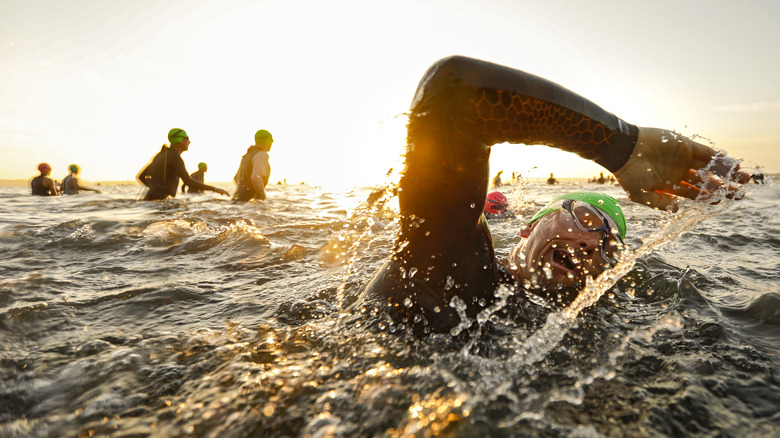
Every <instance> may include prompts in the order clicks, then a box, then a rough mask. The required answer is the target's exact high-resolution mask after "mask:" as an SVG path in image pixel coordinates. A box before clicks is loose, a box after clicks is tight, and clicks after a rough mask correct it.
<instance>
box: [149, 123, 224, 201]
mask: <svg viewBox="0 0 780 438" xmlns="http://www.w3.org/2000/svg"><path fill="white" fill-rule="evenodd" d="M168 141H169V142H170V143H171V146H170V147H168V146H166V145H163V147H162V149H160V152H158V153H157V155H155V156H154V158H152V162H151V163H149V164H148V165H147V166H146V167H144V168H143V169H142V170H141V172H139V173H138V176H137V177H136V178H137V179H138V181H140V182H141V184H143V185H145V186H147V187H149V191H148V192H146V197H145V198H144V200H145V201H158V200H162V199H165V198H167V197H172V198H175V197H176V190H178V188H179V180H180V179H181V180H182V181H184V184H186V185H187V186H189V187H190V188H194V189H198V190H209V191H212V192H217V193H219V194H220V195H225V196H230V193H228V192H227V190H225V189H221V188H219V187H214V186H210V185H206V184H203V183H200V182H198V181H195V180H194V179H192V178H190V174H189V173H188V172H187V167H186V166H185V165H184V160H183V159H182V158H181V154H182V153H183V152H186V151H187V150H188V149H189V146H190V137H189V136H188V135H187V133H186V132H185V131H184V130H183V129H179V128H173V129H171V130H170V131H168Z"/></svg>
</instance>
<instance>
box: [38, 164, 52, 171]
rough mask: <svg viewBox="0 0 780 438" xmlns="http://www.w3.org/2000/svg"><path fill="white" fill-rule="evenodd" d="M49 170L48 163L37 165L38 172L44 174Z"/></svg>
mask: <svg viewBox="0 0 780 438" xmlns="http://www.w3.org/2000/svg"><path fill="white" fill-rule="evenodd" d="M49 170H51V166H49V163H41V164H39V165H38V171H39V172H46V171H49Z"/></svg>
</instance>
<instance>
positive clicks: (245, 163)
mask: <svg viewBox="0 0 780 438" xmlns="http://www.w3.org/2000/svg"><path fill="white" fill-rule="evenodd" d="M273 144H274V137H273V136H272V135H271V133H270V132H268V131H266V130H265V129H261V130H259V131H257V132H256V133H255V144H254V145H252V146H249V148H248V149H247V150H246V153H245V154H244V156H243V157H241V163H240V164H239V166H238V171H237V172H236V176H234V177H233V181H235V183H236V185H237V186H238V187H237V188H236V193H235V194H234V195H233V199H235V200H237V201H242V202H246V201H249V200H250V199H255V198H256V199H260V200H263V201H264V200H265V188H266V186H268V179H269V178H270V177H271V165H270V164H269V163H268V159H269V157H268V152H270V151H271V146H272V145H273Z"/></svg>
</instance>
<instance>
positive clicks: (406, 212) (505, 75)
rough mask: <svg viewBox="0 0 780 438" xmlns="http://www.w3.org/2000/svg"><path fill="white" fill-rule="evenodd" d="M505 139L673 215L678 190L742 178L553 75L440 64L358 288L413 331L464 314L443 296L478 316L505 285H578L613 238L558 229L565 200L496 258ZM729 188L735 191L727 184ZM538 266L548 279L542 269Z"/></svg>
mask: <svg viewBox="0 0 780 438" xmlns="http://www.w3.org/2000/svg"><path fill="white" fill-rule="evenodd" d="M503 142H509V143H524V144H543V145H548V146H552V147H556V148H559V149H563V150H566V151H569V152H574V153H576V154H577V155H579V156H581V157H583V158H585V159H589V160H593V161H595V162H596V163H598V164H600V165H601V166H603V167H604V168H605V169H607V170H609V171H610V172H612V173H614V174H615V176H616V177H617V179H618V181H619V182H620V184H621V185H622V186H623V188H624V189H625V190H626V192H628V195H629V198H630V199H631V200H633V201H635V202H639V203H642V204H645V205H648V206H650V207H654V208H658V209H670V210H675V209H676V203H675V195H676V196H684V197H686V198H691V199H696V198H698V197H700V196H703V195H707V193H709V192H707V191H704V190H702V189H701V188H700V187H706V188H707V190H709V191H710V192H711V191H712V190H714V189H715V188H717V187H718V186H719V184H722V183H721V181H722V180H720V179H719V178H716V177H714V176H713V175H712V174H711V173H712V172H713V171H714V172H715V173H718V174H719V175H720V176H728V175H729V174H730V175H731V176H732V177H733V178H735V179H736V180H737V181H738V182H740V183H744V182H746V181H747V178H749V176H748V175H747V174H745V173H743V172H739V171H738V168H739V166H738V165H737V164H736V163H735V161H734V160H732V159H730V158H729V157H724V156H720V155H718V153H717V152H716V151H715V150H713V149H712V148H709V147H707V146H704V145H701V144H698V143H695V142H693V141H691V140H689V139H687V138H684V137H681V136H677V135H676V134H673V133H671V132H668V131H664V130H661V129H655V128H640V127H637V126H635V125H631V124H629V123H626V122H625V121H623V120H621V119H619V118H618V117H616V116H615V115H613V114H610V113H608V112H606V111H604V110H603V109H601V108H600V107H598V106H597V105H595V104H594V103H592V102H590V101H588V100H586V99H584V98H583V97H581V96H578V95H576V94H574V93H572V92H571V91H569V90H567V89H565V88H563V87H561V86H559V85H557V84H555V83H553V82H550V81H547V80H545V79H542V78H539V77H536V76H533V75H530V74H528V73H525V72H522V71H519V70H514V69H510V68H508V67H504V66H500V65H496V64H492V63H488V62H484V61H480V60H476V59H470V58H464V57H459V56H456V57H450V58H445V59H443V60H440V61H439V62H437V63H435V64H434V65H433V66H432V67H431V68H430V69H429V70H428V72H426V74H425V75H424V77H423V79H422V80H421V82H420V84H419V86H418V88H417V92H416V94H415V96H414V99H413V101H412V105H411V115H410V120H409V124H408V136H407V149H406V155H405V158H406V160H405V169H404V171H403V173H402V176H401V180H400V182H399V190H398V199H399V205H400V209H401V218H400V226H401V227H400V231H399V235H398V237H397V240H396V244H395V249H394V253H393V255H392V257H391V258H390V260H388V261H387V262H386V263H385V265H384V266H383V267H382V268H381V269H379V271H378V272H377V273H376V275H375V276H374V278H373V279H372V280H371V282H370V283H369V284H368V285H367V286H366V287H365V290H364V292H363V297H364V299H365V300H367V301H368V302H369V303H372V304H373V305H374V306H376V307H377V308H379V309H380V310H384V311H387V312H388V313H389V314H390V315H391V316H392V317H393V318H394V320H395V321H396V322H397V323H403V324H405V325H406V326H407V327H411V328H413V329H414V330H415V332H416V333H418V334H420V333H424V332H427V331H431V330H432V331H437V332H446V331H448V330H450V329H451V328H453V327H454V326H456V325H457V324H458V323H459V322H460V320H461V318H460V316H459V315H458V313H457V309H454V308H453V307H452V306H451V304H452V303H454V304H455V305H456V306H460V307H461V311H462V312H465V315H466V317H467V318H472V319H473V318H475V316H476V315H477V314H478V313H479V312H480V311H481V310H482V309H484V308H485V307H487V306H490V305H491V303H493V302H494V300H495V297H494V292H495V291H496V287H497V286H498V285H499V284H500V283H502V282H507V283H511V284H513V285H521V286H523V287H528V288H531V289H534V292H536V293H538V294H541V295H544V294H545V293H546V291H547V290H549V288H550V287H551V286H552V288H553V289H559V287H558V285H557V284H551V282H557V283H558V284H560V285H561V287H568V286H576V285H578V284H581V282H582V281H583V280H584V277H586V276H592V277H595V276H597V275H599V274H600V273H601V272H603V271H604V269H606V268H608V267H609V264H607V263H604V262H603V261H602V259H603V258H604V257H602V255H603V253H604V250H605V249H606V250H607V251H609V246H610V245H613V243H610V241H611V240H614V236H615V231H614V229H612V227H611V226H608V227H605V226H603V225H602V224H599V223H596V224H594V225H593V227H594V228H592V229H591V228H588V229H587V230H581V229H580V228H581V227H580V228H578V227H572V226H570V225H567V221H569V223H571V221H572V220H574V217H575V214H574V211H571V212H570V211H568V210H565V209H564V208H565V206H564V205H563V204H562V205H561V207H562V208H560V209H558V210H555V211H553V212H552V213H549V212H548V214H547V215H545V217H546V219H545V220H537V221H535V222H534V223H533V224H531V225H530V226H529V227H526V228H524V229H523V230H521V235H523V237H524V238H525V239H524V240H523V243H522V244H521V245H522V248H521V249H518V250H515V251H512V253H511V256H510V258H509V260H506V261H503V262H499V261H498V260H496V256H495V251H494V249H493V244H492V239H491V236H490V232H489V231H488V228H487V226H486V223H485V221H484V220H483V219H482V210H483V209H482V207H483V205H485V197H486V193H487V188H488V176H489V175H488V171H489V165H488V159H489V156H490V146H491V145H493V144H496V143H503ZM700 170H702V171H700ZM726 190H727V191H728V193H729V194H731V195H734V194H735V193H737V194H738V190H737V188H736V187H733V186H729V187H727V188H726ZM562 201H563V203H565V202H566V200H562ZM572 202H573V201H572ZM568 208H569V209H573V208H572V204H571V203H569V205H568ZM594 231H597V232H594ZM559 244H560V245H563V246H565V247H566V248H567V249H569V250H570V251H571V253H570V254H571V256H570V257H569V258H568V259H561V258H559V255H560V254H558V253H556V252H555V251H553V250H552V248H553V247H555V246H557V245H559ZM540 268H541V269H540ZM545 268H547V270H548V271H549V274H550V275H549V276H548V275H540V274H541V272H540V271H544V270H545ZM545 274H546V273H545ZM529 279H530V280H529ZM455 298H457V300H455ZM550 298H551V299H554V297H550ZM570 298H571V297H566V299H570Z"/></svg>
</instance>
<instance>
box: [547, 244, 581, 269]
mask: <svg viewBox="0 0 780 438" xmlns="http://www.w3.org/2000/svg"><path fill="white" fill-rule="evenodd" d="M552 260H553V263H555V264H556V265H558V266H560V267H562V268H565V269H568V270H569V271H573V270H575V269H577V266H578V265H579V261H575V260H574V258H573V257H572V255H571V254H570V253H569V252H568V251H566V250H563V249H555V250H553V255H552Z"/></svg>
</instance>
